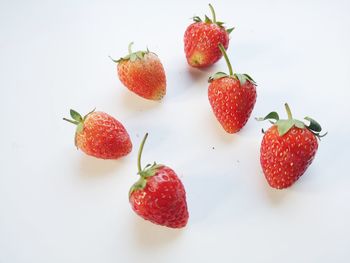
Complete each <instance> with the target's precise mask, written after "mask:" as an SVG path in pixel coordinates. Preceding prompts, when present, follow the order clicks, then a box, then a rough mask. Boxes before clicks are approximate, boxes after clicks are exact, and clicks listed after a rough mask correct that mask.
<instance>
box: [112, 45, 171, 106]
mask: <svg viewBox="0 0 350 263" xmlns="http://www.w3.org/2000/svg"><path fill="white" fill-rule="evenodd" d="M132 44H133V43H130V44H129V54H128V55H127V56H125V57H123V58H121V59H119V60H113V59H112V60H113V61H114V62H116V63H118V76H119V79H120V81H121V82H122V83H123V84H124V85H125V86H126V87H127V88H128V89H129V90H131V91H132V92H134V93H136V94H137V95H139V96H141V97H143V98H145V99H149V100H161V99H162V98H163V97H164V95H165V93H166V77H165V72H164V68H163V65H162V63H161V62H160V60H159V58H158V56H157V55H156V54H155V53H153V52H150V51H149V50H148V49H147V51H137V52H132V51H131V45H132Z"/></svg>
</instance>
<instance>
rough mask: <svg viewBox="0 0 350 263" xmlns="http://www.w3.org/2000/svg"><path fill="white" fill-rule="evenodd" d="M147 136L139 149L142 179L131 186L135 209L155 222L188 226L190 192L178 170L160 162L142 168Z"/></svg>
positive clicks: (139, 172) (139, 166) (178, 226)
mask: <svg viewBox="0 0 350 263" xmlns="http://www.w3.org/2000/svg"><path fill="white" fill-rule="evenodd" d="M147 136H148V134H147V133H146V135H145V137H144V138H143V141H142V143H141V146H140V150H139V153H138V160H137V166H138V174H139V175H140V179H139V180H138V181H137V182H136V183H135V184H134V185H133V186H132V187H131V189H130V192H129V201H130V204H131V206H132V209H133V210H134V211H135V212H136V213H137V214H138V215H139V216H141V217H142V218H144V219H146V220H149V221H151V222H152V223H155V224H158V225H162V226H167V227H171V228H181V227H184V226H186V224H187V221H188V211H187V203H186V192H185V188H184V186H183V184H182V183H181V181H180V179H179V178H178V177H177V175H176V173H175V172H174V171H173V170H172V169H170V168H169V167H167V166H165V165H162V164H156V163H154V164H153V165H150V164H148V165H146V167H145V168H144V169H143V170H142V168H141V155H142V150H143V146H144V144H145V141H146V139H147Z"/></svg>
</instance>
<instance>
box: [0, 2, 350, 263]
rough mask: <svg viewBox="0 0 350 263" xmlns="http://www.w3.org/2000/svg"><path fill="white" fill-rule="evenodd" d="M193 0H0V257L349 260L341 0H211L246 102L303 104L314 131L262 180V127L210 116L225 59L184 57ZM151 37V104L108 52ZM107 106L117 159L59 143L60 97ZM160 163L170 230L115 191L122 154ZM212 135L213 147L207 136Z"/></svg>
mask: <svg viewBox="0 0 350 263" xmlns="http://www.w3.org/2000/svg"><path fill="white" fill-rule="evenodd" d="M207 4H208V2H207V1H183V2H180V1H174V2H172V3H170V2H169V1H140V2H135V1H95V2H92V1H4V0H2V1H1V2H0V75H1V77H0V89H1V95H0V111H1V129H0V143H1V144H0V146H1V148H0V149H1V150H0V262H1V263H15V262H16V263H17V262H18V263H19V262H21V263H22V262H33V263H41V262H45V263H46V262H50V263H56V262H57V263H62V262H65V263H66V262H85V263H88V262H106V263H109V262H113V263H115V262H143V263H148V262H152V263H155V262H200V261H201V262H214V261H217V262H344V263H345V262H349V257H350V250H349V246H350V204H349V200H350V191H349V186H350V177H349V169H348V167H349V153H348V149H349V146H350V145H349V144H350V143H349V133H350V125H349V109H350V107H349V88H350V87H349V83H350V51H349V46H350V37H349V32H350V17H349V10H350V2H349V1H258V0H257V1H217V2H213V5H214V7H215V8H216V11H217V17H218V19H219V20H222V21H225V22H226V23H227V25H229V26H236V30H235V31H234V32H233V33H232V34H231V41H230V47H229V50H228V54H229V57H230V58H231V62H232V64H233V66H234V69H235V70H237V71H238V72H240V73H249V74H250V75H251V76H253V78H254V79H255V80H256V82H257V83H258V88H257V92H258V98H257V103H256V106H255V109H254V111H253V114H252V117H256V116H262V115H265V114H266V113H268V112H270V111H271V110H278V111H279V112H280V113H281V115H284V114H285V113H284V109H283V103H284V102H289V104H290V106H291V108H292V111H293V113H294V116H295V117H299V118H303V117H304V116H306V115H309V116H312V117H314V118H315V119H316V120H318V121H319V122H320V123H321V124H322V125H323V127H324V129H325V130H327V131H328V132H329V134H328V136H326V137H325V138H324V139H323V140H322V141H321V142H320V147H319V151H318V153H317V156H316V159H315V160H314V162H313V164H312V165H311V166H310V168H309V169H308V170H307V172H306V174H305V175H304V176H303V177H302V178H301V179H300V180H299V181H298V182H297V183H296V184H295V185H294V186H293V187H291V188H289V189H287V190H283V191H278V190H274V189H271V188H269V186H268V185H267V183H266V181H265V178H264V176H263V174H262V171H261V168H260V163H259V148H260V141H261V138H262V134H261V128H263V127H264V128H267V127H268V126H269V125H268V123H258V122H256V121H255V120H254V119H253V118H251V119H250V121H249V122H248V124H247V125H246V126H245V128H244V129H243V130H242V131H241V132H239V133H238V134H236V135H229V134H226V133H225V132H224V130H223V129H222V128H221V127H220V125H219V124H218V123H217V121H216V119H215V118H214V116H213V114H212V112H211V109H210V106H209V103H208V99H207V86H208V83H207V78H208V76H209V75H210V74H211V73H214V72H216V71H218V70H224V71H227V69H226V65H225V62H224V61H223V60H220V61H219V62H218V63H217V64H216V65H215V66H213V67H211V68H209V69H207V70H204V71H199V70H193V69H190V68H189V67H188V66H187V64H186V61H185V56H184V52H183V33H184V31H185V29H186V27H187V25H189V24H190V23H191V20H190V19H189V18H190V17H192V16H193V15H200V16H201V17H203V15H204V14H208V15H209V14H210V12H209V9H208V6H207ZM130 41H134V42H135V46H134V49H145V48H146V46H148V47H149V49H150V50H152V51H154V52H156V53H157V54H158V55H159V57H160V59H161V61H162V62H163V64H164V67H165V70H166V73H167V80H168V85H167V95H166V97H165V98H164V100H163V101H162V102H161V103H156V102H150V101H146V100H143V99H141V98H139V97H137V96H136V95H134V94H132V93H130V92H129V91H128V90H127V89H126V88H125V87H123V86H122V84H121V83H120V82H119V80H118V78H117V75H116V65H115V64H114V63H112V62H111V61H110V59H109V58H108V55H111V56H113V57H114V58H118V57H120V56H123V55H125V54H126V53H127V45H128V43H129V42H130ZM94 107H96V108H97V109H98V110H102V111H105V112H107V113H109V114H111V115H113V116H115V117H116V118H117V119H118V120H120V121H121V122H122V123H123V124H124V125H125V127H126V128H127V130H128V131H129V133H130V136H131V138H132V141H133V144H134V149H133V151H132V153H131V154H130V155H128V156H127V157H126V158H123V159H121V160H118V161H105V160H99V159H94V158H91V157H88V156H86V155H84V154H83V153H82V152H81V151H77V150H76V149H75V147H74V145H73V137H74V127H73V126H72V125H71V124H69V123H65V122H64V121H63V120H62V117H64V116H65V117H68V114H69V109H70V108H74V109H76V110H78V111H79V112H81V113H87V112H88V111H90V110H91V109H93V108H94ZM145 132H149V134H150V136H149V139H148V142H147V144H146V147H145V151H144V156H143V161H144V165H145V164H147V161H148V162H153V161H157V162H159V163H163V164H167V165H168V166H170V167H172V168H173V169H174V170H175V171H176V172H177V173H178V175H179V176H180V177H181V179H182V181H183V183H184V185H185V187H186V190H187V201H188V206H189V212H190V220H189V223H188V225H187V227H186V228H184V229H182V230H172V229H167V228H164V227H160V226H156V225H153V224H151V223H149V222H147V221H144V220H142V219H141V218H139V217H137V216H136V215H135V214H134V213H133V211H132V210H131V208H130V205H129V203H128V198H127V196H128V190H129V187H130V186H131V185H132V183H133V182H134V181H135V180H136V179H137V175H136V170H137V167H136V154H137V149H138V145H139V143H140V140H141V138H142V136H143V135H144V133H145ZM213 147H214V148H215V149H213Z"/></svg>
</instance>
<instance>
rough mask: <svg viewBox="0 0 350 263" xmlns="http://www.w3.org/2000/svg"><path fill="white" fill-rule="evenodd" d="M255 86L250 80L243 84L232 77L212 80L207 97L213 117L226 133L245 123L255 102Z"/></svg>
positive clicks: (241, 126)
mask: <svg viewBox="0 0 350 263" xmlns="http://www.w3.org/2000/svg"><path fill="white" fill-rule="evenodd" d="M256 97H257V95H256V87H255V84H253V83H252V82H250V81H246V82H245V83H244V84H243V85H242V84H241V83H240V81H239V80H237V79H236V78H233V77H223V78H220V79H216V80H213V81H212V82H211V83H210V85H209V88H208V98H209V102H210V105H211V107H212V109H213V112H214V114H215V117H216V118H217V120H218V121H219V122H220V124H221V125H222V127H223V128H224V129H225V131H226V132H228V133H236V132H238V131H239V130H241V129H242V128H243V126H244V125H245V124H246V123H247V121H248V119H249V117H250V114H251V113H252V111H253V108H254V105H255V102H256Z"/></svg>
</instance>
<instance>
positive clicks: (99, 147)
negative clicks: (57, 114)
mask: <svg viewBox="0 0 350 263" xmlns="http://www.w3.org/2000/svg"><path fill="white" fill-rule="evenodd" d="M70 116H71V117H72V119H73V120H69V119H66V118H63V119H64V120H65V121H68V122H70V123H73V124H75V125H77V129H76V132H75V146H76V147H77V148H79V149H81V150H82V151H83V152H85V153H86V154H88V155H91V156H95V157H97V158H102V159H118V158H120V157H122V156H124V155H127V154H128V153H130V152H131V149H132V143H131V140H130V137H129V134H128V132H127V131H126V130H125V128H124V126H123V125H122V124H121V123H120V122H119V121H117V120H116V119H114V118H113V117H112V116H110V115H108V114H107V113H104V112H100V111H94V110H93V111H91V112H89V113H88V114H86V115H85V116H84V117H82V116H81V115H80V114H79V113H78V112H76V111H75V110H70Z"/></svg>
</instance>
